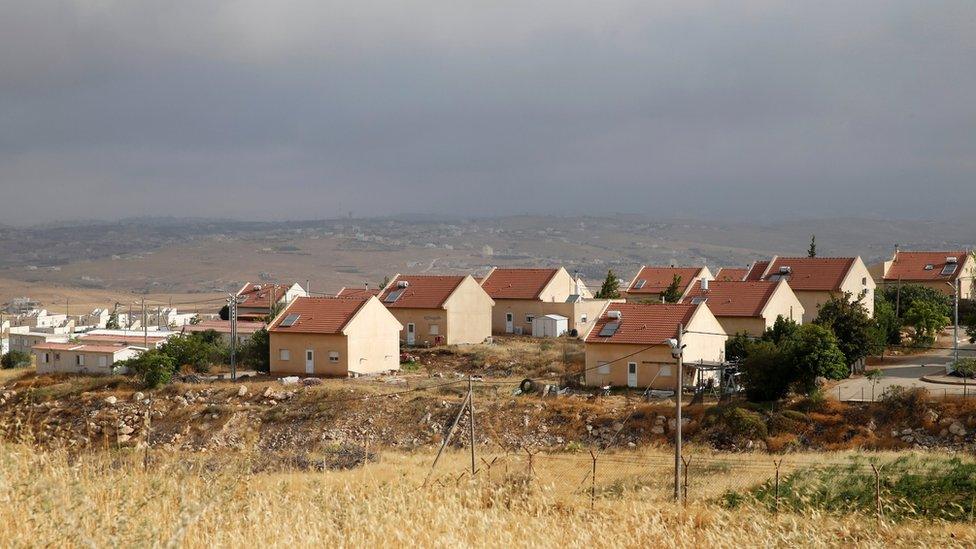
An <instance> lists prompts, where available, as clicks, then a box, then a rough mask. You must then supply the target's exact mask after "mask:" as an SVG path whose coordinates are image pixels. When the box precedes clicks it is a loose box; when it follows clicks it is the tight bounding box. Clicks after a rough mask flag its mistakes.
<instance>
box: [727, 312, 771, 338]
mask: <svg viewBox="0 0 976 549" xmlns="http://www.w3.org/2000/svg"><path fill="white" fill-rule="evenodd" d="M717 318H718V322H719V324H721V325H722V330H723V331H725V333H727V334H729V335H730V336H732V335H735V334H749V335H753V336H760V335H762V334H763V332H765V331H766V319H764V318H762V317H759V316H720V317H717Z"/></svg>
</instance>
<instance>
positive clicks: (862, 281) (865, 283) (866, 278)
mask: <svg viewBox="0 0 976 549" xmlns="http://www.w3.org/2000/svg"><path fill="white" fill-rule="evenodd" d="M867 285H868V277H866V276H865V277H862V278H861V286H867Z"/></svg>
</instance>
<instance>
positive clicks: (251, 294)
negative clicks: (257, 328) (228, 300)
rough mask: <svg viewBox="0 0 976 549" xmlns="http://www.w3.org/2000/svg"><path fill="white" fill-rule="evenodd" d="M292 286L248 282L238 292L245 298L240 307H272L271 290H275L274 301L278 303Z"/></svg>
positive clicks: (239, 295) (238, 294) (238, 295)
mask: <svg viewBox="0 0 976 549" xmlns="http://www.w3.org/2000/svg"><path fill="white" fill-rule="evenodd" d="M290 287H291V286H284V285H282V284H279V285H277V286H275V285H274V284H268V283H257V284H255V283H253V282H248V283H247V284H245V285H244V287H243V288H242V289H241V291H239V292H237V297H239V298H241V297H243V298H244V299H243V300H242V301H240V305H239V307H263V308H265V309H270V308H271V302H270V300H271V299H272V298H271V292H272V290H273V291H274V302H275V303H277V302H279V301H281V300H282V299H284V297H285V293H287V292H288V288H290Z"/></svg>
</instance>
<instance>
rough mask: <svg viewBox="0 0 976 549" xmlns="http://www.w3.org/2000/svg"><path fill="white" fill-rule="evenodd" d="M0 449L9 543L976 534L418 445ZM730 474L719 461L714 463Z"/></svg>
mask: <svg viewBox="0 0 976 549" xmlns="http://www.w3.org/2000/svg"><path fill="white" fill-rule="evenodd" d="M0 449H2V452H0V524H2V525H3V526H2V527H0V528H2V530H3V540H4V541H3V545H5V546H12V547H26V546H57V547H77V546H99V547H100V546H154V547H155V546H167V547H175V546H181V547H214V546H218V547H247V546H262V547H263V546H278V547H287V546H312V545H326V544H329V545H337V546H341V547H378V546H406V545H410V546H430V547H457V546H486V547H511V546H519V547H523V546H530V547H584V546H585V547H594V546H596V547H638V546H641V547H646V546H649V545H664V546H669V547H693V546H694V547H702V546H704V547H743V546H765V547H771V546H815V547H817V546H822V547H826V546H855V547H887V546H895V545H897V546H920V545H935V544H940V545H949V546H967V545H968V546H971V545H972V544H973V543H976V532H974V530H973V528H972V527H971V525H969V524H960V523H943V522H921V521H902V522H898V523H889V522H882V523H880V524H878V523H877V522H876V521H875V520H874V519H873V517H870V516H865V515H862V514H846V515H839V514H823V513H819V512H804V513H799V514H793V513H780V514H774V513H771V512H769V511H768V510H767V509H764V508H759V507H749V506H745V507H738V508H736V509H727V508H725V507H724V506H722V505H719V504H718V503H717V502H716V500H715V499H710V498H701V499H696V500H693V501H691V502H689V503H688V505H687V506H685V507H681V506H677V505H674V504H673V503H671V502H670V501H669V500H668V498H667V496H663V495H661V494H659V493H656V492H655V491H652V490H643V489H641V488H639V487H635V488H632V489H627V490H624V491H622V492H615V493H613V494H608V495H601V496H599V497H598V498H597V499H596V501H595V504H594V506H593V508H590V505H589V503H588V499H587V497H586V496H585V493H584V495H582V496H580V497H578V498H576V499H572V498H566V497H563V496H561V495H560V494H559V493H558V490H556V488H555V487H554V486H553V484H554V481H552V479H549V478H548V477H547V478H541V477H540V478H536V479H534V480H527V478H526V476H525V475H524V474H522V473H516V472H514V471H510V472H509V473H508V475H507V476H505V475H503V473H502V471H501V470H496V471H493V474H492V477H491V478H490V479H489V478H488V477H487V476H486V475H484V474H481V475H479V477H478V479H477V480H476V481H475V482H471V481H470V479H469V478H463V479H462V480H460V481H458V482H448V483H443V482H435V483H432V484H430V485H429V486H428V487H426V488H425V487H423V486H422V484H423V479H424V476H425V474H426V471H427V469H428V466H429V463H430V461H431V455H429V454H427V453H420V454H397V453H389V454H386V453H384V454H382V455H381V456H379V457H378V459H377V460H376V461H374V462H370V463H369V464H367V465H366V466H365V467H358V468H355V469H351V470H345V471H325V472H308V471H305V472H295V471H282V472H254V467H253V465H254V460H255V457H254V456H247V455H238V454H227V455H186V454H169V455H164V454H153V456H152V458H151V459H150V465H149V467H148V469H144V467H143V458H144V456H143V454H142V452H139V451H133V452H121V453H112V452H108V453H96V454H83V455H75V456H69V455H68V454H66V453H64V452H60V451H54V452H43V453H42V452H38V451H35V450H33V449H32V448H30V447H29V446H24V445H11V444H6V445H4V446H2V448H0ZM642 457H643V458H645V459H653V458H654V457H657V458H663V457H665V455H664V454H661V455H658V456H649V455H646V454H644V455H643V456H642ZM806 457H807V458H808V459H814V458H816V459H824V458H825V456H823V455H817V456H806ZM827 457H828V459H829V456H827ZM466 460H467V456H466V454H464V453H457V454H453V453H452V454H447V455H446V457H445V459H443V460H442V462H441V465H440V466H439V470H441V471H443V472H444V476H447V475H449V474H450V475H453V473H454V472H456V471H457V470H463V469H464V468H465V466H466V463H467V461H466ZM550 461H552V463H558V460H550ZM566 463H567V465H566V466H565V467H564V468H563V470H562V471H559V472H561V473H562V474H563V475H565V476H566V477H572V478H574V479H575V478H577V477H579V476H581V474H583V472H584V471H582V470H580V469H579V468H578V467H577V465H576V462H574V461H566ZM745 474H747V475H748V474H749V473H748V472H746V473H745ZM727 476H728V474H727V473H724V472H723V473H719V472H717V473H715V474H714V477H715V478H716V479H718V478H720V477H727ZM664 480H666V479H664ZM756 480H757V481H759V480H761V479H759V478H758V477H757V478H756ZM741 481H742V479H740V482H741ZM703 484H707V482H705V483H703ZM716 491H717V489H716V490H713V492H716ZM584 492H585V491H584Z"/></svg>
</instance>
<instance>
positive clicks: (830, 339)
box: [781, 324, 849, 394]
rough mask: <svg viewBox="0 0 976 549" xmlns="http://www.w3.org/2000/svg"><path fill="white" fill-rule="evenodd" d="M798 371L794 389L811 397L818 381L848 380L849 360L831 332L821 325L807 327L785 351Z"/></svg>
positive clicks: (794, 378)
mask: <svg viewBox="0 0 976 549" xmlns="http://www.w3.org/2000/svg"><path fill="white" fill-rule="evenodd" d="M781 350H782V352H783V353H784V355H785V357H786V361H787V362H788V363H789V367H790V369H792V370H793V372H794V377H793V383H794V390H795V391H796V392H798V393H803V394H810V393H812V392H813V391H815V390H816V389H817V378H818V377H825V378H827V379H844V378H845V377H847V376H848V373H849V371H848V368H847V360H846V358H845V357H844V353H843V352H842V351H841V350H840V347H838V345H837V338H836V337H835V336H834V333H833V332H831V331H830V330H829V329H827V328H825V327H823V326H820V325H818V324H804V325H803V326H800V327H799V328H798V329H797V331H796V333H794V334H793V335H792V336H790V338H789V339H787V340H786V341H785V342H784V344H783V345H782V348H781Z"/></svg>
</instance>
